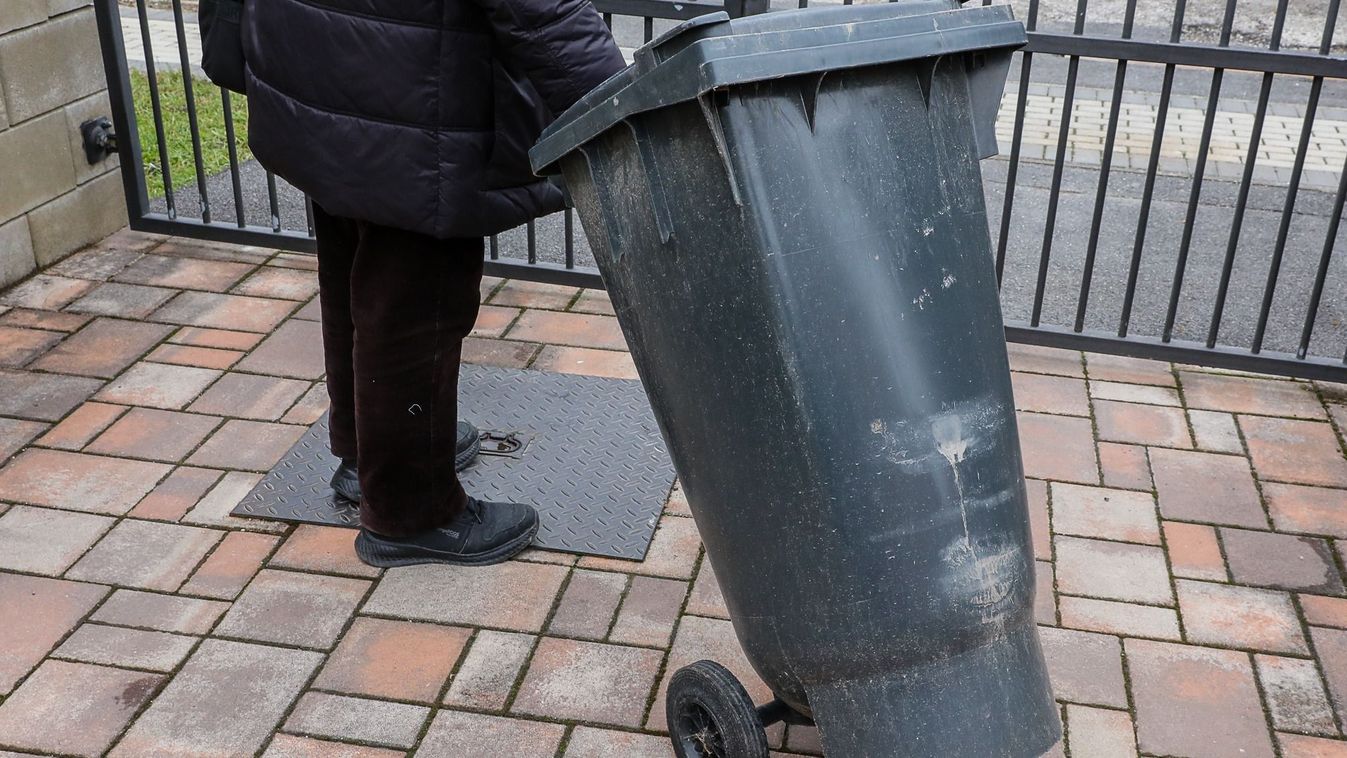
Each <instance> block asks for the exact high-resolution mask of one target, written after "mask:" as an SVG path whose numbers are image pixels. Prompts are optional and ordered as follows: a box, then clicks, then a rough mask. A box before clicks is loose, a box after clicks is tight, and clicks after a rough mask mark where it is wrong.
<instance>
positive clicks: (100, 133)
mask: <svg viewBox="0 0 1347 758" xmlns="http://www.w3.org/2000/svg"><path fill="white" fill-rule="evenodd" d="M80 136H81V137H83V138H84V157H85V158H87V159H88V160H89V165H90V166H92V165H93V164H95V163H97V162H99V161H101V160H103V159H104V158H107V157H108V156H109V155H112V154H113V153H115V152H117V132H115V131H113V127H112V119H110V118H108V117H107V116H99V117H98V118H94V119H90V120H88V121H85V122H84V123H82V124H80Z"/></svg>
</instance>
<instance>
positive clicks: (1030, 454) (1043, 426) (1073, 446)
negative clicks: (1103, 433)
mask: <svg viewBox="0 0 1347 758" xmlns="http://www.w3.org/2000/svg"><path fill="white" fill-rule="evenodd" d="M1018 415H1019V431H1020V450H1021V452H1022V453H1023V454H1024V474H1025V476H1029V477H1033V478H1035V479H1051V480H1055V481H1063V482H1078V483H1080V484H1098V483H1099V463H1098V461H1097V460H1096V459H1095V453H1094V430H1093V429H1092V428H1091V426H1090V420H1089V419H1085V418H1068V417H1066V416H1049V415H1044V414H1039V413H1020V414H1018Z"/></svg>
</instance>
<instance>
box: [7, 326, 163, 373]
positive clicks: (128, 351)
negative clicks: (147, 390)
mask: <svg viewBox="0 0 1347 758" xmlns="http://www.w3.org/2000/svg"><path fill="white" fill-rule="evenodd" d="M171 331H173V330H172V329H171V328H170V327H166V326H161V325H159V324H145V323H140V322H136V321H121V320H118V319H112V318H99V319H94V321H93V322H92V323H90V324H89V325H88V326H86V327H84V328H83V329H81V330H79V331H78V332H76V333H75V334H74V335H72V336H70V337H68V338H67V339H66V341H65V342H62V343H61V344H60V345H57V346H56V347H55V348H53V349H52V350H51V352H49V353H47V354H46V355H44V356H42V357H41V358H39V359H37V360H36V361H34V362H33V364H32V368H36V369H41V370H42V371H53V372H56V373H58V374H80V375H83V376H96V377H99V378H100V379H110V378H112V377H114V376H116V375H117V374H119V373H121V371H122V369H125V368H126V367H127V366H130V365H131V364H132V363H135V362H136V359H137V358H139V357H140V356H142V355H144V354H145V353H148V352H149V351H150V348H152V347H154V346H155V345H157V344H158V343H159V342H160V341H161V340H163V339H164V338H165V337H167V336H168V335H169V333H170V332H171Z"/></svg>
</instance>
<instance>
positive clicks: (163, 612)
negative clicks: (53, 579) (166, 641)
mask: <svg viewBox="0 0 1347 758" xmlns="http://www.w3.org/2000/svg"><path fill="white" fill-rule="evenodd" d="M228 609H229V605H228V604H227V603H221V602H218V601H215V600H198V599H197V598H190V597H179V596H177V595H160V594H157V593H154V592H140V591H137V590H117V591H116V592H114V593H112V597H110V598H108V601H107V602H106V603H103V605H101V606H99V608H98V611H97V612H96V613H94V615H93V616H92V617H91V619H90V620H92V621H99V622H102V623H105V624H118V625H120V626H135V627H143V628H147V629H155V630H158V631H161V632H178V633H179V634H205V633H206V632H209V631H210V630H211V627H213V626H215V622H216V621H217V620H219V618H220V616H223V615H224V612H225V611H226V610H228Z"/></svg>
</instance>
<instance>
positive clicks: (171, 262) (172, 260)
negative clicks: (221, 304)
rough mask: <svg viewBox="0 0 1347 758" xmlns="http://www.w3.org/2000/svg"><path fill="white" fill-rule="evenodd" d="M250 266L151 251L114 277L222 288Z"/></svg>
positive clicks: (190, 287)
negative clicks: (165, 254)
mask: <svg viewBox="0 0 1347 758" xmlns="http://www.w3.org/2000/svg"><path fill="white" fill-rule="evenodd" d="M252 269H253V267H252V266H251V265H248V264H246V263H230V262H227V261H204V260H197V259H192V258H177V257H170V256H164V255H154V254H150V255H144V256H141V257H140V258H139V259H137V260H136V261H135V262H134V263H132V264H130V265H129V266H127V267H126V268H125V269H123V270H122V271H121V273H119V274H117V275H116V276H115V277H113V279H114V280H115V281H118V282H131V283H134V284H149V285H153V286H156V287H171V288H173V289H184V290H208V291H210V292H224V291H225V290H227V289H229V288H230V286H232V285H233V284H234V283H235V282H237V281H238V280H239V279H241V278H243V276H244V275H246V274H247V273H248V272H249V271H251V270H252Z"/></svg>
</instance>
